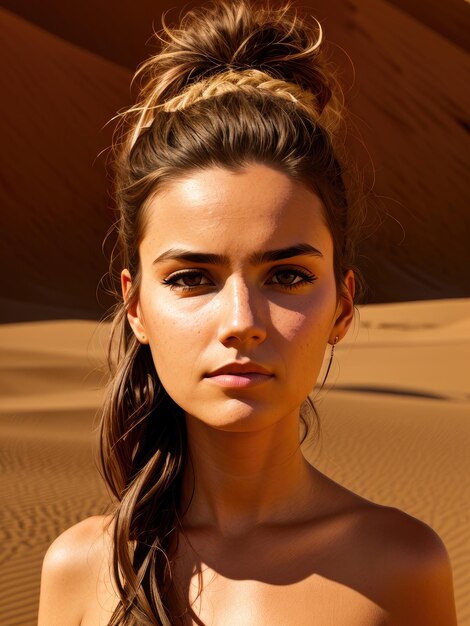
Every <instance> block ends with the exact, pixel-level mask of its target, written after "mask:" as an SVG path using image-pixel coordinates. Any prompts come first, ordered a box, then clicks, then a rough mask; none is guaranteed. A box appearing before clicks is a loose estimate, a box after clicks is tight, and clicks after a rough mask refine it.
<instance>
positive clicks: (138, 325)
mask: <svg viewBox="0 0 470 626" xmlns="http://www.w3.org/2000/svg"><path fill="white" fill-rule="evenodd" d="M121 289H122V296H123V298H124V301H125V302H126V304H127V319H128V321H129V324H130V326H131V328H132V330H133V331H134V335H135V336H136V337H137V340H138V341H140V343H144V344H147V343H148V339H147V335H146V332H145V327H144V323H143V319H142V313H141V309H140V305H139V298H138V297H137V295H136V294H132V277H131V274H130V272H129V270H128V269H124V270H122V272H121ZM131 294H132V295H133V298H132V300H129V298H130V297H131Z"/></svg>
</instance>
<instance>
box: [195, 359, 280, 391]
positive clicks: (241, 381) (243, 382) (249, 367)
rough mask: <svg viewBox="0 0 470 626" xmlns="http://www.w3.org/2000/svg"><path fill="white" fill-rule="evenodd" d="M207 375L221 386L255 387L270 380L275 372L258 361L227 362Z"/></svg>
mask: <svg viewBox="0 0 470 626" xmlns="http://www.w3.org/2000/svg"><path fill="white" fill-rule="evenodd" d="M205 377H206V378H208V379H209V380H210V381H211V382H213V383H215V384H217V385H219V386H221V387H227V388H235V387H253V386H256V385H260V384H262V383H265V382H267V381H268V380H270V379H271V378H272V377H273V373H272V372H271V371H269V370H268V369H266V368H265V367H263V366H262V365H259V364H258V363H253V362H251V361H248V362H244V363H241V362H233V363H227V364H226V365H223V366H222V367H219V368H217V369H216V370H213V371H212V372H209V373H208V374H206V376H205Z"/></svg>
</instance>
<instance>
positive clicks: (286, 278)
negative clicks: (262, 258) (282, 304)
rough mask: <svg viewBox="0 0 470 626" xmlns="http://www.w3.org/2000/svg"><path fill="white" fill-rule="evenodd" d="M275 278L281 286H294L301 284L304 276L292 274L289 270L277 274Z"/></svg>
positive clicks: (296, 273)
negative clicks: (297, 283) (300, 281)
mask: <svg viewBox="0 0 470 626" xmlns="http://www.w3.org/2000/svg"><path fill="white" fill-rule="evenodd" d="M275 276H276V278H277V282H278V283H279V284H280V285H293V284H295V283H296V282H299V280H302V276H300V275H299V273H298V272H292V271H289V270H284V271H282V272H277V273H276V274H275ZM296 279H297V280H296Z"/></svg>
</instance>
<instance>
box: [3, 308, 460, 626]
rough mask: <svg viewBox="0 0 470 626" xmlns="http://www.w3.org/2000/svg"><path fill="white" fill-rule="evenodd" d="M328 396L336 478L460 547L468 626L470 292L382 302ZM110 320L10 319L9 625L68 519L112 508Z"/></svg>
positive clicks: (320, 402) (320, 400) (31, 610)
mask: <svg viewBox="0 0 470 626" xmlns="http://www.w3.org/2000/svg"><path fill="white" fill-rule="evenodd" d="M360 317H361V325H360V327H359V324H357V325H356V328H355V330H353V332H351V333H350V336H349V338H348V340H347V341H345V342H343V343H342V344H341V345H340V346H339V347H338V349H337V353H336V355H337V356H336V358H335V363H334V366H333V368H332V371H331V373H330V377H329V381H328V382H327V384H326V387H325V389H323V390H322V391H321V392H317V391H315V392H314V393H313V396H314V397H316V401H317V406H318V409H319V413H320V418H321V435H320V438H319V440H316V441H312V442H311V443H310V444H308V445H307V446H306V454H307V455H308V457H309V458H310V459H311V460H312V462H314V463H316V464H317V465H318V467H319V468H320V469H322V470H323V471H325V472H326V473H327V474H329V475H330V476H331V477H332V478H334V479H336V480H338V481H340V482H342V483H343V484H344V485H346V486H348V487H349V488H351V489H353V490H355V491H357V492H359V493H360V494H361V495H364V496H366V497H368V498H372V499H374V500H376V501H378V502H381V503H384V504H390V505H393V506H397V507H399V508H402V509H404V510H406V511H407V512H409V513H411V514H412V515H415V516H417V517H419V518H421V519H423V520H424V521H425V522H427V523H429V524H430V525H431V526H433V527H434V528H435V529H436V530H437V531H438V532H439V534H440V535H441V537H442V538H443V540H444V542H445V543H446V545H447V548H448V550H449V553H450V556H451V560H452V565H453V571H454V580H455V590H456V598H457V608H458V612H459V618H460V621H459V624H461V626H469V625H470V574H469V568H468V562H469V560H470V530H469V529H470V524H469V521H470V493H469V491H470V489H469V487H468V475H469V471H468V470H469V467H470V455H469V454H468V449H469V445H468V444H469V433H470V388H469V387H470V385H469V382H468V375H467V374H466V372H467V371H468V363H469V362H470V300H449V301H438V302H425V303H407V304H393V305H380V306H379V305H377V306H369V307H365V308H363V309H361V315H360ZM106 333H107V327H106V326H103V327H100V328H97V326H96V324H94V323H91V322H73V321H72V322H70V321H62V322H38V323H27V324H13V325H5V326H0V369H1V379H0V381H1V382H0V468H1V473H0V481H1V493H2V503H3V505H4V506H3V509H2V524H1V526H0V529H1V533H2V547H3V551H2V555H1V557H0V558H1V565H0V615H2V624H3V625H4V626H14V625H15V626H30V625H31V626H32V625H33V624H35V623H36V614H37V603H38V597H39V581H40V570H41V562H42V558H43V556H44V553H45V551H46V549H47V547H48V545H49V544H50V543H51V541H52V540H53V539H54V538H55V537H56V536H57V535H58V534H59V533H60V532H61V531H62V530H64V529H65V528H67V527H69V526H70V525H72V524H74V523H75V522H77V521H79V520H81V519H83V518H85V517H87V516H89V515H92V514H99V513H102V512H104V510H105V508H106V506H107V504H108V503H109V499H108V496H107V493H106V489H105V487H104V484H103V483H102V481H101V478H100V476H99V474H98V472H97V469H96V466H95V455H96V445H95V444H96V419H95V414H96V409H97V407H98V405H99V401H100V397H101V387H102V381H103V372H104V368H103V364H104V346H105V338H106Z"/></svg>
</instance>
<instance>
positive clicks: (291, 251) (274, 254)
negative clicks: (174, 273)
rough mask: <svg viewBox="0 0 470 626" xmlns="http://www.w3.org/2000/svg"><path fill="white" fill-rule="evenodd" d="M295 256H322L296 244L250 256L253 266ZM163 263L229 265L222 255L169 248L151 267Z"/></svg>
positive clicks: (226, 258) (303, 245) (318, 251)
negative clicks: (183, 262) (180, 262)
mask: <svg viewBox="0 0 470 626" xmlns="http://www.w3.org/2000/svg"><path fill="white" fill-rule="evenodd" d="M296 256H316V257H319V258H323V254H322V253H321V252H320V250H318V249H317V248H314V247H313V246H311V245H310V244H309V243H298V244H296V245H294V246H289V247H288V248H280V249H278V250H266V251H265V252H254V253H253V254H252V255H251V256H250V262H251V263H252V264H253V265H262V264H263V263H270V262H272V261H281V260H282V259H290V258H292V257H296ZM163 261H186V262H189V263H200V264H203V265H225V266H227V265H230V261H229V258H228V256H226V255H224V254H211V253H209V252H192V251H191V250H183V249H181V248H170V249H169V250H167V251H166V252H163V253H162V254H160V255H159V256H158V257H157V258H156V259H155V260H154V262H153V265H156V264H157V263H162V262H163Z"/></svg>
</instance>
